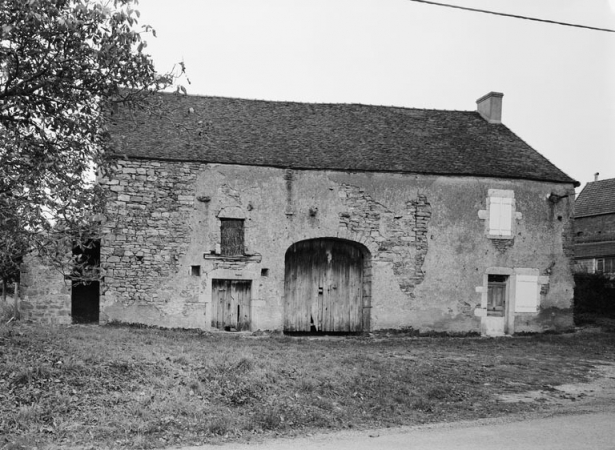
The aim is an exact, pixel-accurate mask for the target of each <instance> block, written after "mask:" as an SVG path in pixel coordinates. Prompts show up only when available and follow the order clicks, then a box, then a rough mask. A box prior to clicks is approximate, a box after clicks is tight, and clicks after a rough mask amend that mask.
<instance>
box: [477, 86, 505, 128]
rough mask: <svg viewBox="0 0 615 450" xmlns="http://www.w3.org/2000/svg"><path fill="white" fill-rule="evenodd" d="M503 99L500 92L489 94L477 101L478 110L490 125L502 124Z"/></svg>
mask: <svg viewBox="0 0 615 450" xmlns="http://www.w3.org/2000/svg"><path fill="white" fill-rule="evenodd" d="M502 97H504V94H501V93H500V92H489V93H488V94H487V95H483V96H482V97H481V98H479V99H478V100H476V109H477V111H478V112H479V114H480V115H481V116H483V119H485V120H486V121H487V122H489V123H502Z"/></svg>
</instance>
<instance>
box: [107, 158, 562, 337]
mask: <svg viewBox="0 0 615 450" xmlns="http://www.w3.org/2000/svg"><path fill="white" fill-rule="evenodd" d="M101 184H103V185H104V186H105V187H106V188H107V192H108V197H109V198H108V214H107V221H106V223H105V224H104V234H103V238H102V245H101V264H102V268H103V271H104V274H105V275H104V276H105V278H104V283H103V286H102V287H103V289H102V293H103V294H102V297H101V317H102V320H103V321H104V320H121V321H125V322H140V323H148V324H153V325H162V326H178V327H198V328H205V329H207V328H208V327H209V326H210V323H211V298H212V290H211V285H212V280H214V279H238V280H250V281H251V282H252V285H251V286H252V288H251V289H252V291H251V295H252V326H253V328H254V329H258V328H260V329H280V328H281V326H282V323H283V314H284V307H283V296H284V271H285V265H284V256H285V253H286V250H287V249H288V248H289V247H290V246H291V245H292V244H293V243H295V242H299V241H302V240H306V239H315V238H340V239H346V240H350V241H354V242H357V243H361V244H363V245H364V246H365V247H366V248H367V249H368V251H369V265H368V266H366V269H365V274H364V276H365V277H366V280H367V281H366V282H367V284H369V286H368V287H366V289H365V294H364V295H369V296H370V297H371V300H370V305H371V306H370V307H371V312H370V313H369V314H370V320H371V327H372V329H378V328H404V327H405V328H416V329H421V330H439V331H461V332H463V331H477V330H479V329H480V321H481V319H480V318H478V317H476V316H475V315H474V310H475V309H476V308H477V307H480V303H481V296H480V295H479V294H478V291H477V287H478V286H482V283H483V278H484V275H485V273H487V270H488V268H490V267H521V268H531V269H532V270H536V271H538V272H540V273H541V274H546V273H547V271H548V273H549V276H550V280H549V288H548V289H545V290H544V292H543V293H542V294H541V302H542V304H543V305H544V308H545V311H546V310H547V309H549V311H550V312H549V313H548V314H549V317H551V315H552V312H553V308H555V310H557V311H558V314H559V313H560V312H561V314H562V315H564V316H566V317H568V316H570V318H571V317H572V316H571V310H570V306H571V300H572V286H573V283H572V276H571V273H570V268H569V258H568V257H567V255H566V254H565V253H564V250H563V249H564V247H565V242H568V241H567V239H569V234H570V221H569V215H570V200H569V199H568V198H562V200H561V201H559V202H557V203H552V202H551V203H550V202H549V201H548V197H549V195H550V194H551V193H555V194H557V195H563V194H565V193H566V192H567V191H568V190H569V189H571V186H567V185H561V184H553V183H541V182H532V181H527V180H525V181H521V182H517V181H515V180H498V179H489V178H480V177H445V176H418V175H403V174H386V173H368V174H365V173H344V172H330V171H329V172H325V171H299V170H284V169H276V168H267V167H242V166H230V165H215V164H209V165H208V164H197V163H181V162H169V161H167V162H165V161H144V160H129V161H119V165H118V171H117V173H116V175H115V176H113V178H112V179H110V180H101ZM489 189H508V190H513V191H514V192H515V201H516V209H517V211H519V212H521V213H522V219H519V220H518V221H517V223H516V227H515V236H514V239H511V240H510V241H508V242H507V243H506V244H507V245H505V246H497V245H495V244H494V241H493V240H492V239H488V238H487V237H486V236H485V224H484V220H481V219H480V218H479V213H478V212H479V211H481V210H485V208H486V201H487V193H488V190H489ZM224 217H227V218H233V217H236V218H240V219H243V220H244V223H245V244H246V252H245V256H244V257H241V258H226V257H223V256H221V255H220V254H219V253H220V219H221V218H224ZM520 217H521V216H520ZM197 274H198V275H197ZM524 320H525V322H524V327H526V328H525V329H532V330H535V331H540V330H542V329H548V328H549V327H551V325H549V323H547V322H546V321H545V320H542V319H541V313H540V312H539V313H538V314H534V315H533V316H531V317H530V316H528V317H526V318H524ZM564 322H565V321H564ZM562 323H563V322H562ZM570 323H571V320H570Z"/></svg>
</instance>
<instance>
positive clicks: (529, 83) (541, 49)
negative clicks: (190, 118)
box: [138, 0, 615, 192]
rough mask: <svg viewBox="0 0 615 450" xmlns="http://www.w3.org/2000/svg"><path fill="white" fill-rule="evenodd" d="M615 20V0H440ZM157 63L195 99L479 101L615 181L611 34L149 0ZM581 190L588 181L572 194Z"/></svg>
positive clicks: (420, 8) (326, 1)
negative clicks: (496, 103) (181, 75)
mask: <svg viewBox="0 0 615 450" xmlns="http://www.w3.org/2000/svg"><path fill="white" fill-rule="evenodd" d="M436 1H439V2H441V3H449V4H453V5H460V6H467V7H470V8H477V9H488V10H492V11H498V12H503V13H509V14H516V15H524V16H529V17H537V18H541V19H547V20H554V21H561V22H570V23H575V24H583V25H588V26H593V27H599V28H610V29H615V0H436ZM138 9H139V11H140V12H141V23H142V24H149V25H152V26H153V27H154V28H155V29H156V31H157V38H153V37H149V38H147V41H148V44H149V45H148V47H147V50H148V51H149V53H150V54H151V55H152V56H153V58H154V61H155V62H156V66H157V68H158V70H159V71H161V72H165V71H168V70H169V69H170V68H171V67H172V66H173V64H174V63H175V62H177V61H181V60H183V61H184V62H185V64H186V67H187V70H188V76H189V78H190V81H191V84H190V85H188V84H186V88H187V89H188V93H189V94H199V95H214V96H226V97H241V98H249V99H263V100H287V101H301V102H325V103H363V104H373V105H392V106H403V107H411V108H434V109H449V110H474V109H476V100H477V99H478V98H479V97H481V96H482V95H484V94H486V93H488V92H490V91H496V92H502V93H504V99H503V101H504V103H503V105H504V106H503V114H502V120H503V122H504V124H505V125H507V126H508V127H509V128H510V129H511V130H512V131H513V132H515V133H516V134H517V135H518V136H520V137H521V138H522V139H524V140H525V141H526V142H527V143H528V144H530V145H531V146H532V147H534V148H535V149H536V150H538V151H539V152H540V153H542V154H543V155H544V156H545V157H547V158H548V159H549V160H550V161H551V162H553V163H554V164H555V165H556V166H558V167H559V168H560V169H562V170H563V171H564V172H566V173H567V174H568V175H570V176H571V177H573V178H574V179H576V180H578V181H580V182H581V183H582V185H584V184H585V183H586V182H587V181H593V174H594V173H595V172H600V179H604V178H615V33H608V32H603V31H593V30H588V29H582V28H573V27H567V26H560V25H553V24H548V23H540V22H534V21H529V20H521V19H514V18H507V17H500V16H494V15H487V14H482V13H477V12H468V11H462V10H458V9H452V8H445V7H440V6H433V5H427V4H422V3H417V2H414V1H410V0H174V1H172V2H171V1H169V0H140V3H139V6H138ZM577 192H579V190H577Z"/></svg>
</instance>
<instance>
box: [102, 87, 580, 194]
mask: <svg viewBox="0 0 615 450" xmlns="http://www.w3.org/2000/svg"><path fill="white" fill-rule="evenodd" d="M160 98H161V99H162V102H163V104H164V109H165V110H167V111H168V113H167V114H166V115H155V114H154V115H148V114H147V113H145V112H143V111H142V112H137V113H133V112H131V113H129V114H128V115H127V114H126V113H122V112H121V111H120V112H119V113H118V114H117V115H116V116H114V118H113V121H114V122H115V124H116V126H115V127H113V128H112V133H113V134H114V136H115V138H116V151H117V153H118V154H119V155H126V156H128V157H132V158H147V159H165V160H178V161H203V162H209V163H225V164H242V165H256V166H273V167H282V168H292V169H331V170H344V171H370V172H405V173H422V174H443V175H475V176H488V177H501V178H523V179H531V180H542V181H554V182H562V183H576V182H575V181H574V180H573V179H572V178H570V177H569V176H567V175H566V174H565V173H563V172H562V171H561V170H559V169H558V168H557V167H555V166H554V165H553V164H551V162H549V161H548V160H547V159H546V158H544V157H543V156H542V155H540V154H539V153H538V152H537V151H535V150H534V149H532V148H531V147H530V146H529V145H527V144H526V143H525V142H524V141H523V140H522V139H520V138H519V137H517V136H516V135H515V134H514V133H513V132H512V131H510V130H509V129H508V128H507V127H506V126H504V125H502V124H489V123H488V122H487V121H485V120H484V119H483V118H482V117H481V116H480V115H479V114H478V113H477V112H473V111H441V110H428V109H411V108H399V107H385V106H367V105H359V104H314V103H294V102H273V101H261V100H243V99H234V98H220V97H199V96H180V95H172V94H163V95H161V96H160Z"/></svg>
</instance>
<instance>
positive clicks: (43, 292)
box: [19, 254, 72, 324]
mask: <svg viewBox="0 0 615 450" xmlns="http://www.w3.org/2000/svg"><path fill="white" fill-rule="evenodd" d="M20 277H21V278H20V291H19V297H20V299H19V309H20V314H21V318H22V319H24V320H32V321H35V322H42V323H52V324H69V323H71V322H72V318H71V315H70V314H71V282H70V281H69V280H65V279H64V276H63V275H62V274H61V273H60V272H59V271H58V270H57V269H55V268H54V267H53V266H52V265H51V264H49V263H47V262H45V261H44V260H43V259H41V258H40V257H38V256H36V255H33V254H30V255H28V256H27V257H26V258H25V260H24V262H23V264H22V268H21V274H20Z"/></svg>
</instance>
